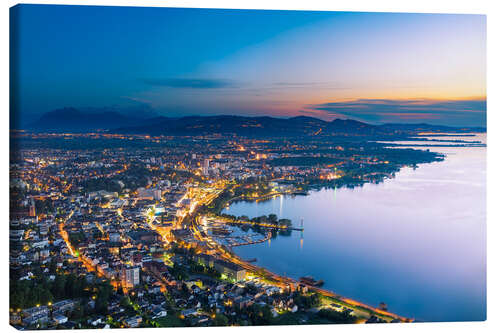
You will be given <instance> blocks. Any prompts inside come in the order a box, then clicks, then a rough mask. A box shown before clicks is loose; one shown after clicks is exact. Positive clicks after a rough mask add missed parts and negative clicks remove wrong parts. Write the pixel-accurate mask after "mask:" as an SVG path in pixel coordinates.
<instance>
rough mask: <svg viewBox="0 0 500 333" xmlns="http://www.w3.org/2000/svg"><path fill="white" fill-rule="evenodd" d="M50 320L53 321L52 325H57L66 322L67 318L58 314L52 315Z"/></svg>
mask: <svg viewBox="0 0 500 333" xmlns="http://www.w3.org/2000/svg"><path fill="white" fill-rule="evenodd" d="M52 319H53V320H54V323H56V324H57V325H61V324H64V323H66V322H67V321H68V317H66V316H63V315H59V314H56V315H54V316H53V317H52Z"/></svg>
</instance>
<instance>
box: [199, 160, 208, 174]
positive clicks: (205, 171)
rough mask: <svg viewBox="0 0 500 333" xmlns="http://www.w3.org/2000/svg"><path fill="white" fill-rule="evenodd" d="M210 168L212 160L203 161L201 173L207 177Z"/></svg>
mask: <svg viewBox="0 0 500 333" xmlns="http://www.w3.org/2000/svg"><path fill="white" fill-rule="evenodd" d="M209 168H210V160H209V159H208V158H206V159H204V160H203V167H202V168H201V171H202V172H203V174H204V175H205V176H207V175H208V169H209Z"/></svg>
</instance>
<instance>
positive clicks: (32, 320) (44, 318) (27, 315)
mask: <svg viewBox="0 0 500 333" xmlns="http://www.w3.org/2000/svg"><path fill="white" fill-rule="evenodd" d="M22 314H23V324H24V325H26V326H31V325H35V324H37V323H46V322H48V321H49V308H48V307H47V306H35V307H32V308H29V309H24V310H23V312H22Z"/></svg>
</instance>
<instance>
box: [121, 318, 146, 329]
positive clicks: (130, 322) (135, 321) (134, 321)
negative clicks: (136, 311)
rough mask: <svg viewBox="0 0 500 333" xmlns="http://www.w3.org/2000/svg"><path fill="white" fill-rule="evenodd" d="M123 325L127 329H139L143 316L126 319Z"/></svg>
mask: <svg viewBox="0 0 500 333" xmlns="http://www.w3.org/2000/svg"><path fill="white" fill-rule="evenodd" d="M123 323H124V324H125V326H127V327H139V325H140V324H141V323H142V317H141V316H134V317H130V318H127V319H125V320H124V321H123Z"/></svg>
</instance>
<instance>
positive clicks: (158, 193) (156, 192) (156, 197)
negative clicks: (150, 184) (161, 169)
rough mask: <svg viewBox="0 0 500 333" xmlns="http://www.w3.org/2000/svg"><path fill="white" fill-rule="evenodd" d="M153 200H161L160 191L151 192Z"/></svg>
mask: <svg viewBox="0 0 500 333" xmlns="http://www.w3.org/2000/svg"><path fill="white" fill-rule="evenodd" d="M153 198H154V199H155V200H158V201H160V200H161V190H153Z"/></svg>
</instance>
